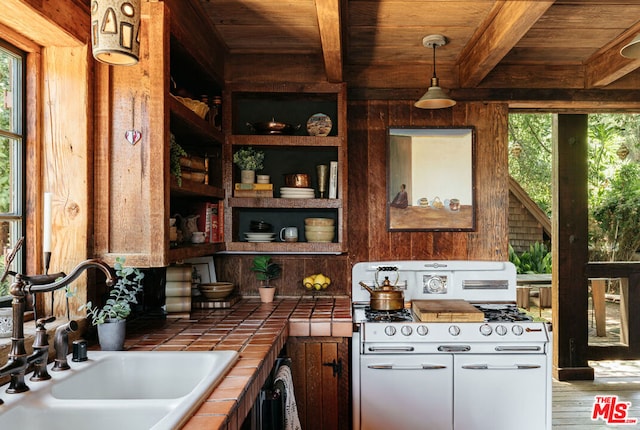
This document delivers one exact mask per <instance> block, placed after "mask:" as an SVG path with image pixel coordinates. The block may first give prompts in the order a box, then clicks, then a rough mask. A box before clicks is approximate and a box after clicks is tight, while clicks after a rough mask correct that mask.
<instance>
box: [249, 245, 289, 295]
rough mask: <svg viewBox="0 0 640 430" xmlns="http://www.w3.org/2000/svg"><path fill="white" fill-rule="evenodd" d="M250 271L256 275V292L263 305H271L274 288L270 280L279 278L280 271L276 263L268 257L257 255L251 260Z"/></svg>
mask: <svg viewBox="0 0 640 430" xmlns="http://www.w3.org/2000/svg"><path fill="white" fill-rule="evenodd" d="M251 270H252V271H254V272H255V273H256V279H258V281H260V286H259V287H258V292H259V293H260V299H261V300H262V302H263V303H271V302H272V301H273V296H274V294H275V288H274V287H273V285H271V280H272V279H275V278H277V277H278V276H280V273H281V271H282V269H281V267H280V265H279V264H278V263H274V262H272V261H271V257H270V256H268V255H258V256H256V257H255V258H254V259H253V265H252V266H251Z"/></svg>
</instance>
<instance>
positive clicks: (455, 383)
mask: <svg viewBox="0 0 640 430" xmlns="http://www.w3.org/2000/svg"><path fill="white" fill-rule="evenodd" d="M385 281H387V284H391V285H393V286H394V288H395V290H396V291H397V290H398V289H400V290H401V291H402V292H403V294H404V301H405V308H404V309H402V310H397V311H396V310H393V311H384V310H383V311H380V310H375V309H374V310H372V309H370V306H369V304H370V303H369V298H370V297H371V295H370V293H369V292H368V291H367V290H366V289H365V288H364V287H363V286H361V284H360V283H361V282H362V283H365V284H366V285H368V286H369V287H372V288H374V290H375V289H376V288H379V286H380V285H383V284H384V282H385ZM378 291H379V290H378ZM352 300H353V317H354V322H355V323H356V324H355V327H356V329H357V331H356V332H354V336H353V357H352V359H353V369H352V375H353V380H352V382H353V384H352V385H353V403H354V404H353V415H354V429H355V430H358V429H362V430H364V429H367V430H368V429H386V428H402V429H403V430H405V429H407V430H409V429H420V430H423V429H429V430H445V429H446V430H450V429H455V430H470V429H472V430H483V429H487V430H502V429H505V430H506V429H513V428H518V429H530V430H544V429H547V430H550V429H551V382H552V380H551V351H550V348H551V344H552V343H551V330H550V328H551V327H550V325H548V324H546V323H543V322H534V321H532V319H531V318H530V317H529V316H528V315H526V314H524V313H523V312H521V311H520V310H519V309H518V308H517V306H516V305H515V303H516V271H515V267H514V266H513V265H512V264H511V263H509V262H492V261H415V260H414V261H385V262H364V263H358V264H356V265H354V267H353V271H352ZM472 305H473V306H472ZM449 307H450V308H451V309H448V308H449ZM430 309H435V310H434V311H433V312H430V311H429V310H430ZM414 310H415V312H414ZM460 310H464V311H462V312H461V311H460ZM416 312H417V313H416Z"/></svg>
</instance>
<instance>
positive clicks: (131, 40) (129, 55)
mask: <svg viewBox="0 0 640 430" xmlns="http://www.w3.org/2000/svg"><path fill="white" fill-rule="evenodd" d="M91 49H92V51H93V57H94V58H95V59H96V60H98V61H100V62H102V63H106V64H111V65H121V66H131V65H134V64H137V63H138V56H139V53H140V0H91Z"/></svg>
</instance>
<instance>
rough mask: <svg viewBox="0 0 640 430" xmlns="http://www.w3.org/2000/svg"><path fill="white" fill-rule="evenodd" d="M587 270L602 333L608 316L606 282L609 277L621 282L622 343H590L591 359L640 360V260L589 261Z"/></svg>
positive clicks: (597, 325)
mask: <svg viewBox="0 0 640 430" xmlns="http://www.w3.org/2000/svg"><path fill="white" fill-rule="evenodd" d="M586 272H587V277H588V278H589V279H590V280H591V286H592V297H593V303H594V311H595V313H596V329H597V330H600V334H602V330H603V326H604V321H603V318H605V313H604V302H605V300H604V285H605V282H606V280H609V279H617V280H619V281H620V341H619V344H612V345H608V344H607V345H589V346H588V348H587V354H588V359H589V360H614V359H633V360H637V359H640V263H636V262H612V263H604V262H592V263H588V264H587V269H586ZM585 325H586V324H585ZM585 328H586V327H585Z"/></svg>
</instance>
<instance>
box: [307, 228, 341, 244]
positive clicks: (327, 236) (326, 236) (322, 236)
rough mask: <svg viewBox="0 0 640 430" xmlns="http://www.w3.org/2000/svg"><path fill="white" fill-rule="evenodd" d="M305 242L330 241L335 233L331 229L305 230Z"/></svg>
mask: <svg viewBox="0 0 640 430" xmlns="http://www.w3.org/2000/svg"><path fill="white" fill-rule="evenodd" d="M304 235H305V237H306V238H307V242H332V241H333V237H334V236H335V233H334V232H333V231H306V230H305V232H304Z"/></svg>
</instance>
